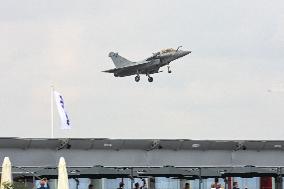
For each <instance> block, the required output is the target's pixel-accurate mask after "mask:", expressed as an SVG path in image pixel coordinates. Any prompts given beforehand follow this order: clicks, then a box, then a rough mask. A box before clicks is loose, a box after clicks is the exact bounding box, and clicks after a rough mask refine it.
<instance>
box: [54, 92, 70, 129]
mask: <svg viewBox="0 0 284 189" xmlns="http://www.w3.org/2000/svg"><path fill="white" fill-rule="evenodd" d="M54 98H55V103H56V106H57V110H58V113H59V117H60V120H61V129H71V124H70V120H69V117H68V115H67V112H66V109H65V104H64V100H63V97H62V95H61V94H60V93H59V92H57V91H54Z"/></svg>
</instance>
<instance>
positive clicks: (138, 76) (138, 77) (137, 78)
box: [135, 74, 154, 82]
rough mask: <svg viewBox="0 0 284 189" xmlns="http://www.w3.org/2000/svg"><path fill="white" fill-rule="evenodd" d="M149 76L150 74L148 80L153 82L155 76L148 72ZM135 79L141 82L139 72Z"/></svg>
mask: <svg viewBox="0 0 284 189" xmlns="http://www.w3.org/2000/svg"><path fill="white" fill-rule="evenodd" d="M146 75H147V76H148V81H149V82H153V80H154V79H153V77H151V76H150V75H149V74H146ZM135 81H136V82H139V81H140V75H139V74H137V75H136V76H135Z"/></svg>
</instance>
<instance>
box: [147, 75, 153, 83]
mask: <svg viewBox="0 0 284 189" xmlns="http://www.w3.org/2000/svg"><path fill="white" fill-rule="evenodd" d="M147 76H148V81H149V82H153V77H151V76H150V75H149V74H147Z"/></svg>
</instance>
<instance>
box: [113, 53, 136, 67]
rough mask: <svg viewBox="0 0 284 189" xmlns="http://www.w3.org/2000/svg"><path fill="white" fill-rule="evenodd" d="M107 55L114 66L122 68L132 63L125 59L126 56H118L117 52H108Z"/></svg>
mask: <svg viewBox="0 0 284 189" xmlns="http://www.w3.org/2000/svg"><path fill="white" fill-rule="evenodd" d="M108 56H109V57H110V58H111V59H112V61H113V63H114V65H115V67H116V68H122V67H125V66H129V65H131V64H133V63H134V62H131V61H129V60H127V59H126V58H123V57H122V56H119V55H118V53H114V52H110V53H109V54H108Z"/></svg>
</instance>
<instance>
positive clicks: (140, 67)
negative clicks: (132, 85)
mask: <svg viewBox="0 0 284 189" xmlns="http://www.w3.org/2000/svg"><path fill="white" fill-rule="evenodd" d="M181 47H182V46H179V47H178V48H177V49H172V48H169V49H164V50H161V51H159V52H157V53H153V55H152V56H150V57H148V58H146V59H144V60H142V61H138V62H132V61H129V60H127V59H126V58H123V57H122V56H120V55H118V53H114V52H110V53H109V55H108V56H109V57H110V58H111V59H112V61H113V63H114V65H115V67H116V68H114V69H110V70H105V71H103V72H106V73H113V74H114V76H115V77H125V76H130V75H136V76H135V81H136V82H139V81H140V75H141V74H145V75H146V76H147V77H148V81H149V82H153V77H151V76H150V75H151V74H155V73H159V72H162V71H159V69H160V68H161V67H163V66H167V67H168V73H171V72H172V71H171V70H170V66H169V64H170V62H172V61H173V60H176V59H178V58H181V57H183V56H185V55H188V54H189V53H191V51H185V50H180V48H181Z"/></svg>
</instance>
